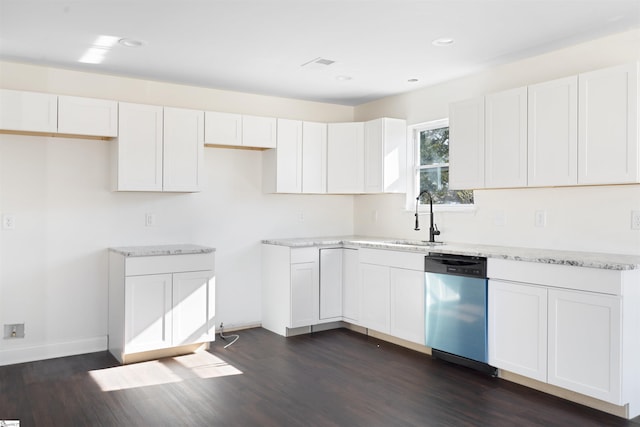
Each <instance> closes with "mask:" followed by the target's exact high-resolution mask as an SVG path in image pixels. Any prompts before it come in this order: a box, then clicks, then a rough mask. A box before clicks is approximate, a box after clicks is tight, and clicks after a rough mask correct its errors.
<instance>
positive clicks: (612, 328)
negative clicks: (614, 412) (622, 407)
mask: <svg viewBox="0 0 640 427" xmlns="http://www.w3.org/2000/svg"><path fill="white" fill-rule="evenodd" d="M620 314H621V307H620V297H618V296H613V295H600V294H593V293H586V292H576V291H565V290H557V289H552V290H549V377H548V382H549V383H550V384H554V385H557V386H560V387H563V388H567V389H570V390H574V391H577V392H579V393H583V394H586V395H588V396H592V397H595V398H597V399H601V400H605V401H607V402H612V403H616V404H622V403H626V402H623V401H621V394H622V390H621V380H622V378H621V349H622V343H621V328H620V327H621V325H620V322H621V319H620ZM636 332H637V331H636ZM636 363H638V360H636Z"/></svg>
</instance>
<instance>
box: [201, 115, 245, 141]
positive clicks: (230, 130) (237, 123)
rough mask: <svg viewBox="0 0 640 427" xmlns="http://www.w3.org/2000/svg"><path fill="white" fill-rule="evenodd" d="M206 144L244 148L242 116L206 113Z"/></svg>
mask: <svg viewBox="0 0 640 427" xmlns="http://www.w3.org/2000/svg"><path fill="white" fill-rule="evenodd" d="M204 120H205V132H204V142H205V144H212V145H232V146H242V115H240V114H232V113H218V112H214V111H207V112H205V119H204Z"/></svg>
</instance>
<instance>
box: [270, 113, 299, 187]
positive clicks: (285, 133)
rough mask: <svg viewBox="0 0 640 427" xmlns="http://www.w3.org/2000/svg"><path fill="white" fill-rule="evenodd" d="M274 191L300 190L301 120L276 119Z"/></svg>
mask: <svg viewBox="0 0 640 427" xmlns="http://www.w3.org/2000/svg"><path fill="white" fill-rule="evenodd" d="M275 155H276V192H278V193H300V192H302V122H301V121H298V120H285V119H278V136H277V148H276V152H275Z"/></svg>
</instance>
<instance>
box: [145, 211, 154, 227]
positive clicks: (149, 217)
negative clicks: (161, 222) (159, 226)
mask: <svg viewBox="0 0 640 427" xmlns="http://www.w3.org/2000/svg"><path fill="white" fill-rule="evenodd" d="M144 225H145V226H147V227H153V226H154V225H156V214H152V213H148V214H145V215H144Z"/></svg>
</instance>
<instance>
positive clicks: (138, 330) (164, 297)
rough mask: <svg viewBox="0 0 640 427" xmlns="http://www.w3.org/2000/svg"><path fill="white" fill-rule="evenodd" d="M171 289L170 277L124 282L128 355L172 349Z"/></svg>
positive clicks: (127, 280)
mask: <svg viewBox="0 0 640 427" xmlns="http://www.w3.org/2000/svg"><path fill="white" fill-rule="evenodd" d="M171 286H172V285H171V274H153V275H149V276H131V277H127V278H126V279H125V296H124V301H125V302H124V310H125V322H124V323H125V324H124V327H125V331H124V340H125V344H124V352H125V353H137V352H140V351H149V350H156V349H160V348H166V347H170V346H171V333H172V329H173V328H172V322H171V305H172V304H171Z"/></svg>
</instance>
